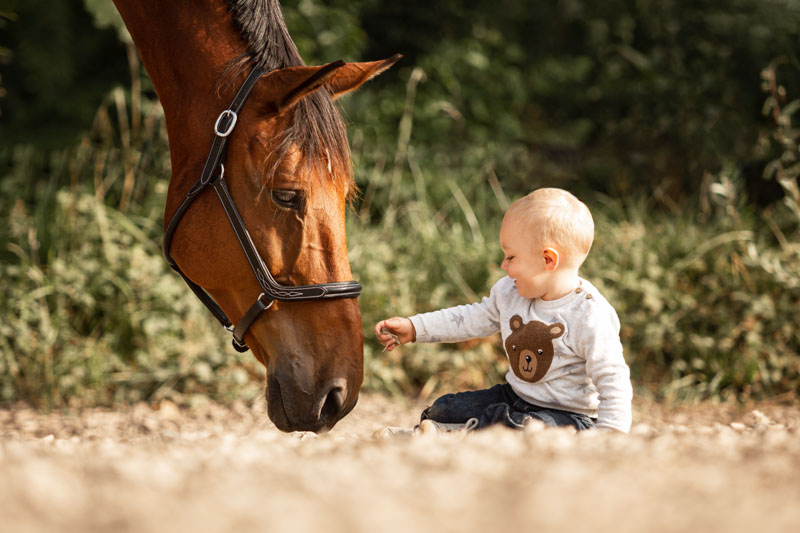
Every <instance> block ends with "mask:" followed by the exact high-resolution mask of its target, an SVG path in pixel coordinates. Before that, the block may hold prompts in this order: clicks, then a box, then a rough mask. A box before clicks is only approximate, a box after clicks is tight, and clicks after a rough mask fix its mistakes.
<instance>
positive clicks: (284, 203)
mask: <svg viewBox="0 0 800 533" xmlns="http://www.w3.org/2000/svg"><path fill="white" fill-rule="evenodd" d="M300 199H301V198H300V194H299V193H298V192H297V191H281V190H278V191H272V201H273V202H275V203H276V204H278V205H279V206H281V207H286V208H289V209H298V208H299V207H300Z"/></svg>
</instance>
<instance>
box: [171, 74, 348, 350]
mask: <svg viewBox="0 0 800 533" xmlns="http://www.w3.org/2000/svg"><path fill="white" fill-rule="evenodd" d="M263 74H265V72H264V71H263V70H261V69H259V68H254V69H253V70H252V71H251V72H250V74H249V75H248V76H247V79H246V80H245V81H244V83H243V84H242V87H241V88H240V89H239V92H238V93H236V97H235V98H234V99H233V102H232V103H231V105H230V106H229V107H228V109H226V110H225V111H223V112H222V113H220V115H219V117H218V118H217V122H216V123H215V124H214V143H213V144H212V145H211V151H210V152H209V154H208V158H207V159H206V164H205V167H203V172H202V174H201V175H200V179H199V180H198V181H197V183H195V184H194V185H193V186H192V188H191V189H189V192H188V193H187V194H186V198H184V199H183V202H181V204H180V205H179V206H178V209H177V210H176V211H175V214H173V215H172V218H171V219H170V221H169V224H167V229H166V231H165V232H164V244H163V246H164V257H165V258H166V260H167V263H169V266H171V267H172V269H173V270H175V271H176V272H177V273H178V274H180V275H181V277H182V278H183V280H184V281H185V282H186V284H187V285H189V288H190V289H192V291H193V292H194V293H195V295H197V297H198V298H199V299H200V301H201V302H203V304H204V305H205V306H206V307H207V308H208V310H209V311H211V314H213V315H214V317H216V319H217V320H218V321H219V322H220V324H222V327H224V328H225V329H226V330H228V331H230V332H231V333H232V334H233V347H234V348H235V349H236V350H237V351H239V352H246V351H247V350H248V349H249V348H248V347H247V344H245V342H244V335H245V333H247V330H248V329H249V328H250V326H251V325H252V324H253V322H255V320H256V319H257V318H258V317H259V315H260V314H261V313H262V312H263V311H265V310H267V309H269V308H270V307H271V306H272V304H273V303H275V300H280V301H282V302H305V301H311V300H330V299H336V298H357V297H358V295H359V294H361V285H360V284H359V283H358V282H357V281H339V282H334V283H321V284H316V285H298V286H286V285H281V284H280V283H278V282H277V281H275V278H273V277H272V274H271V273H270V271H269V268H267V265H266V264H265V263H264V260H263V259H261V256H260V255H259V253H258V250H256V247H255V245H254V244H253V240H252V239H251V238H250V234H249V233H248V231H247V228H246V227H245V225H244V221H243V220H242V216H241V215H240V214H239V210H238V209H236V204H235V203H234V202H233V197H232V196H231V192H230V190H229V189H228V185H227V183H226V182H225V167H224V165H223V164H222V160H223V158H224V157H225V149H226V148H227V145H228V136H229V135H230V134H231V132H233V128H234V127H235V126H236V121H237V120H238V116H239V115H238V114H239V112H240V111H241V109H242V107H243V106H244V104H245V102H246V101H247V97H248V96H250V92H251V91H252V90H253V87H254V86H255V84H256V82H257V81H258V80H259V78H261V76H262V75H263ZM209 186H211V187H212V188H213V189H214V191H216V193H217V197H218V198H219V200H220V202H221V203H222V208H223V209H224V210H225V214H226V215H227V216H228V221H230V223H231V226H232V227H233V231H234V232H235V233H236V238H237V239H238V240H239V244H241V246H242V250H244V255H245V257H247V262H248V263H250V268H251V269H252V270H253V274H255V276H256V279H257V280H258V284H259V285H260V286H261V291H262V292H261V294H260V295H259V297H258V298H257V299H256V301H255V303H254V304H253V305H252V306H250V309H248V310H247V312H246V313H245V314H244V316H243V317H242V319H241V320H240V321H239V324H237V325H236V326H235V327H234V325H233V323H232V322H231V321H230V320H229V319H228V316H227V315H226V314H225V312H224V311H223V310H222V308H220V306H219V305H218V304H217V302H215V301H214V299H213V298H211V296H210V295H209V294H208V293H207V292H206V291H205V290H204V289H203V288H202V287H201V286H200V285H198V284H197V283H195V282H193V281H192V280H190V279H189V278H188V277H187V276H186V274H184V273H183V271H182V270H181V269H180V267H178V264H177V263H176V262H175V260H174V259H173V258H172V255H171V254H170V247H171V244H172V239H173V237H174V235H175V230H176V229H177V228H178V224H179V223H180V221H181V218H182V217H183V215H184V214H185V213H186V211H187V210H188V209H189V206H190V205H192V202H193V201H194V199H195V198H197V196H198V195H200V193H202V192H203V191H204V190H206V189H207V188H208V187H209Z"/></svg>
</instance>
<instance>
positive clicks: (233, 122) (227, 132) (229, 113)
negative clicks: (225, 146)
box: [214, 109, 239, 137]
mask: <svg viewBox="0 0 800 533" xmlns="http://www.w3.org/2000/svg"><path fill="white" fill-rule="evenodd" d="M226 116H229V117H233V118H232V119H231V123H230V124H228V128H227V129H226V130H225V131H219V125H220V123H221V122H222V119H223V118H224V117H226ZM237 120H239V115H237V114H236V113H234V112H233V111H231V110H230V109H226V110H225V111H223V112H222V113H220V114H219V117H217V123H216V124H214V133H216V134H217V136H218V137H227V136H228V135H230V134H231V132H232V131H233V127H234V126H236V121H237Z"/></svg>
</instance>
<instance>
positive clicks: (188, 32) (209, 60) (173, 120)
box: [114, 0, 246, 188]
mask: <svg viewBox="0 0 800 533" xmlns="http://www.w3.org/2000/svg"><path fill="white" fill-rule="evenodd" d="M114 4H115V5H116V6H117V9H118V11H119V12H120V14H121V15H122V18H123V20H124V21H125V26H126V27H127V28H128V31H129V32H130V34H131V37H133V41H134V43H135V44H136V48H137V50H138V51H139V56H140V57H141V59H142V63H143V64H144V67H145V69H146V70H147V73H148V75H149V76H150V79H151V80H152V82H153V86H154V88H155V90H156V93H157V94H158V99H159V101H160V102H161V106H162V107H163V108H164V115H165V118H166V124H167V134H168V135H169V145H170V157H171V160H172V169H173V176H176V174H179V173H181V172H183V171H184V170H187V171H188V170H189V169H192V171H193V167H196V161H195V159H196V158H197V154H198V153H203V152H204V151H205V152H207V148H208V147H210V144H211V136H210V133H211V129H212V127H213V124H214V120H215V119H216V117H217V115H219V113H220V112H221V111H222V110H223V109H225V107H226V106H227V105H228V103H229V102H230V100H231V99H232V98H233V95H234V93H235V91H236V87H228V86H221V85H220V81H221V79H222V74H223V72H224V71H225V69H226V66H227V65H228V64H229V63H230V62H231V61H232V60H233V59H235V58H236V57H238V56H239V55H241V54H242V53H243V52H244V51H245V49H246V45H245V43H244V41H243V40H242V37H241V35H240V34H239V32H238V31H237V30H236V29H235V27H234V25H233V21H232V18H231V15H230V13H229V11H228V3H227V2H226V1H225V0H203V1H192V2H187V1H174V0H169V1H164V0H114ZM206 131H207V132H208V133H209V135H205V136H202V137H201V136H200V134H201V133H202V132H206ZM198 137H199V138H200V139H206V138H207V139H206V140H205V143H203V142H199V145H198V141H199V139H198ZM206 145H207V146H206ZM200 164H202V161H201V162H200ZM195 179H196V176H195ZM171 185H175V184H174V183H173V184H171ZM171 188H172V187H171Z"/></svg>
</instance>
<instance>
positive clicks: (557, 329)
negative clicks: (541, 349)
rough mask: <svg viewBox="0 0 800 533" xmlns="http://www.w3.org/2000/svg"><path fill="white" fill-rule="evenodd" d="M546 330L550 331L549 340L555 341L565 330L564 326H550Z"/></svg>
mask: <svg viewBox="0 0 800 533" xmlns="http://www.w3.org/2000/svg"><path fill="white" fill-rule="evenodd" d="M547 329H548V330H549V331H550V338H551V339H557V338H559V337H560V336H561V335H563V334H564V331H565V329H566V328H564V324H550V325H549V326H548V327H547Z"/></svg>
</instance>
